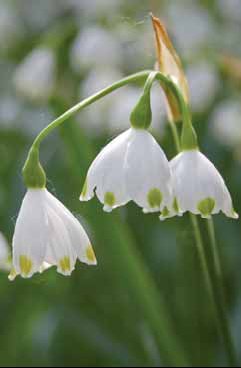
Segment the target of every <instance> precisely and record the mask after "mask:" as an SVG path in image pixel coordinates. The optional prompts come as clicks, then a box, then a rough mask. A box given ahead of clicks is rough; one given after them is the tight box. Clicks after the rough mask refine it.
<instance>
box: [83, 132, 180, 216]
mask: <svg viewBox="0 0 241 368" xmlns="http://www.w3.org/2000/svg"><path fill="white" fill-rule="evenodd" d="M95 193H96V195H97V197H98V199H99V200H100V202H101V203H103V205H104V208H103V209H104V210H105V211H107V212H110V211H112V210H113V209H115V208H117V207H119V206H123V205H125V204H126V203H128V202H129V201H130V200H133V201H134V202H135V203H136V204H137V205H138V206H140V207H142V208H143V211H144V212H145V213H147V212H158V211H162V210H164V209H166V208H170V207H171V206H172V199H173V197H172V186H171V173H170V168H169V163H168V161H167V158H166V156H165V154H164V152H163V151H162V149H161V147H160V146H159V144H158V143H157V142H156V140H155V139H154V138H153V136H152V135H151V134H150V133H149V132H148V131H146V130H144V129H135V128H130V129H128V130H126V131H125V132H124V133H122V134H120V135H118V136H117V137H116V138H115V139H114V140H113V141H111V142H110V143H109V144H108V145H107V146H106V147H105V148H104V149H103V150H102V151H101V152H100V153H99V155H98V156H97V157H96V159H95V160H94V162H93V163H92V165H91V166H90V168H89V170H88V173H87V177H86V181H85V185H84V188H83V191H82V194H81V196H80V200H81V201H88V200H90V199H91V198H92V197H93V196H94V194H95Z"/></svg>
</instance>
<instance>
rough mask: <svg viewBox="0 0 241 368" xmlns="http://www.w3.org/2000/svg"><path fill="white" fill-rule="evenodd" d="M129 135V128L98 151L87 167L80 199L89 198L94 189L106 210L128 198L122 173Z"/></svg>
mask: <svg viewBox="0 0 241 368" xmlns="http://www.w3.org/2000/svg"><path fill="white" fill-rule="evenodd" d="M130 135H131V129H129V130H127V131H126V132H124V133H122V134H120V135H119V136H118V137H117V138H115V139H114V140H113V141H112V142H110V143H109V144H108V145H107V146H106V147H105V148H104V149H103V150H102V151H101V152H100V153H99V155H98V156H97V157H96V159H95V160H94V162H93V163H92V165H91V166H90V168H89V171H88V174H87V179H86V184H85V188H84V191H83V192H82V195H81V197H80V200H89V199H91V198H92V197H93V196H94V190H95V189H96V194H97V196H98V198H99V200H100V201H101V202H102V203H103V204H104V209H105V210H106V211H111V210H112V209H113V208H116V207H118V206H121V205H124V204H126V203H127V202H128V201H129V200H130V198H129V197H128V195H127V191H126V185H125V175H124V161H125V153H126V149H127V145H128V141H129V137H130Z"/></svg>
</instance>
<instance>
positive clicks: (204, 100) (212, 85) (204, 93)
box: [186, 62, 220, 112]
mask: <svg viewBox="0 0 241 368" xmlns="http://www.w3.org/2000/svg"><path fill="white" fill-rule="evenodd" d="M186 74H187V79H188V82H189V90H190V100H191V109H192V110H193V111H195V112H203V111H205V110H206V109H207V108H208V107H209V106H210V105H211V104H212V102H213V100H214V98H215V97H216V94H217V92H218V90H219V87H220V79H219V75H218V72H217V70H216V68H215V67H214V66H213V65H212V64H210V63H207V62H199V63H197V64H193V65H190V66H189V67H188V69H187V71H186Z"/></svg>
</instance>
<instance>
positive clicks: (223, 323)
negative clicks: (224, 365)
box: [207, 219, 238, 367]
mask: <svg viewBox="0 0 241 368" xmlns="http://www.w3.org/2000/svg"><path fill="white" fill-rule="evenodd" d="M207 230H208V234H209V238H210V244H211V247H210V250H209V254H208V256H209V257H207V260H208V263H209V270H210V278H211V280H212V284H213V294H214V298H215V300H216V305H217V309H218V314H219V329H220V332H221V333H222V336H223V341H224V344H225V346H226V349H227V355H228V357H229V364H230V366H231V367H237V366H238V363H237V357H236V351H235V346H234V342H233V338H232V334H231V331H230V325H229V320H228V315H227V304H226V299H225V291H224V283H223V272H222V266H221V260H220V254H219V249H218V246H217V242H216V236H215V228H214V223H213V219H210V220H207Z"/></svg>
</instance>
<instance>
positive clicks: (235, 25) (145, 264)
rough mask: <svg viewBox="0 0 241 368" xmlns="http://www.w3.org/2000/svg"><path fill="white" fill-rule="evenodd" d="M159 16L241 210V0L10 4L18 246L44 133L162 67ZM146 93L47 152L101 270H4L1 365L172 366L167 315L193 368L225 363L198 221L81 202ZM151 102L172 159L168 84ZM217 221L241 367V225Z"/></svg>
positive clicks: (80, 119)
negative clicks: (27, 164) (27, 177)
mask: <svg viewBox="0 0 241 368" xmlns="http://www.w3.org/2000/svg"><path fill="white" fill-rule="evenodd" d="M150 11H153V12H154V13H155V15H156V16H159V17H160V18H161V19H162V20H163V21H164V22H165V24H166V25H167V27H168V30H169V33H170V35H171V37H172V40H173V42H174V44H175V47H176V48H177V50H178V52H179V54H180V56H181V57H182V59H183V62H184V66H185V71H186V73H187V77H188V81H189V85H190V91H191V106H192V112H193V118H194V123H195V127H196V129H197V132H198V136H199V141H200V146H201V148H202V150H203V151H204V153H205V154H206V155H207V156H208V157H209V158H210V159H211V160H212V161H213V162H214V163H215V165H216V167H217V168H218V169H219V170H220V172H221V174H222V175H223V176H224V178H225V180H226V182H227V184H228V187H229V189H230V191H231V193H232V196H233V199H234V204H235V208H236V210H237V211H238V212H239V213H241V190H240V187H241V103H240V102H241V43H240V35H241V1H240V0H214V1H207V0H206V1H205V0H203V1H201V0H200V1H199V0H193V1H191V0H190V1H189V0H184V1H177V0H173V1H165V0H163V1H162V0H152V1H145V0H142V1H138V0H133V1H128V0H99V1H98V0H88V1H87V0H41V1H37V0H15V1H14V0H6V1H4V0H0V231H1V232H2V233H3V234H4V236H5V237H6V239H7V240H8V242H9V245H10V244H11V237H12V234H13V230H14V223H15V220H16V217H17V213H18V210H19V207H20V204H21V200H22V197H23V195H24V192H25V189H24V186H23V183H22V179H21V167H22V165H23V163H24V160H25V157H26V154H27V151H28V148H29V147H30V144H31V142H32V140H33V138H34V137H35V135H36V134H37V133H38V132H39V131H40V130H41V129H42V128H43V127H44V126H46V125H47V124H48V123H49V122H50V121H51V120H52V119H53V118H54V117H57V116H58V115H60V114H61V113H62V112H64V111H65V110H66V109H67V108H69V107H70V106H72V105H73V104H75V103H76V102H77V101H79V100H80V99H82V98H84V97H87V96H88V95H90V94H91V93H93V92H95V91H97V90H98V89H100V88H102V87H105V86H106V85H108V84H109V83H111V82H113V81H115V80H117V79H119V78H121V77H122V76H125V75H127V74H131V73H134V72H137V71H140V70H142V69H150V68H152V67H153V65H154V62H155V49H154V38H153V34H152V27H151V23H150V20H149V16H148V13H149V12H150ZM140 87H141V86H138V85H131V86H128V87H125V88H123V89H122V90H119V91H118V92H116V93H114V94H113V95H111V96H108V97H106V98H105V99H104V100H102V101H101V102H98V103H96V104H95V105H93V106H91V107H88V108H87V109H86V110H85V111H83V112H81V113H80V114H79V115H76V116H75V118H74V119H73V120H72V121H68V122H66V123H65V125H64V126H63V127H62V128H61V129H60V130H59V131H58V132H56V134H52V135H51V137H49V138H48V139H47V140H46V141H45V142H44V144H43V145H42V149H41V159H42V163H43V165H44V167H45V169H46V171H47V175H48V188H49V190H51V191H52V192H53V193H54V194H56V195H57V196H58V198H59V199H61V200H62V201H63V203H64V204H65V205H66V206H68V207H69V208H70V209H71V211H72V212H73V213H75V214H76V216H77V217H78V218H79V219H80V220H81V221H82V222H83V223H84V224H85V227H86V228H87V229H88V231H89V234H90V235H91V238H92V240H93V244H94V247H95V251H96V254H97V257H98V262H99V265H98V267H97V268H88V267H86V266H84V265H80V264H78V265H77V267H76V271H75V272H74V273H73V275H72V277H71V278H64V277H62V276H60V275H58V274H57V273H56V271H55V270H54V269H52V270H50V271H47V272H46V273H44V274H43V275H38V276H35V277H34V278H32V279H31V280H28V281H25V280H21V279H17V280H16V281H15V282H14V283H9V281H8V280H7V273H6V272H5V271H4V270H2V271H1V273H0V366H2V367H3V366H8V367H10V366H15V367H21V366H29V367H30V366H46V367H47V366H48V367H52V366H60V367H65V366H76V367H77V366H88V367H102V366H103V367H104V366H107V367H108V366H109V367H115V366H123V367H133V366H143V367H144V366H158V367H159V366H162V365H166V364H167V365H172V362H170V358H169V357H168V354H167V353H166V349H167V348H168V349H170V350H171V352H172V354H173V356H174V357H175V356H176V355H177V351H176V350H175V348H173V347H172V345H171V341H170V340H169V338H168V333H169V332H168V331H167V327H168V322H167V317H166V315H167V314H168V316H169V317H168V318H170V319H171V321H172V326H171V328H172V333H173V335H174V337H175V338H176V339H177V341H178V342H179V345H180V349H181V351H183V352H184V353H185V354H186V355H187V356H188V359H189V361H190V364H191V365H192V366H207V367H208V366H226V365H225V364H226V360H225V355H224V349H223V346H222V342H221V341H220V338H219V336H218V333H217V329H216V325H215V319H214V317H213V313H212V308H211V306H210V299H209V296H208V293H207V292H206V288H205V285H204V282H203V277H202V273H201V270H200V265H199V261H198V257H197V253H196V247H195V243H194V240H193V234H192V229H191V226H190V223H189V221H188V216H184V217H183V218H177V219H171V220H167V221H165V222H164V223H160V221H159V220H158V216H156V215H143V214H142V213H141V211H140V209H139V208H137V206H135V205H134V204H132V203H131V204H129V205H128V206H126V207H125V208H121V209H118V210H116V211H115V212H114V213H113V214H106V213H104V212H102V208H101V205H100V204H99V203H98V202H97V200H96V199H94V200H92V201H91V202H89V203H84V204H83V203H80V202H79V201H78V196H79V193H80V190H81V187H82V185H83V182H84V178H85V174H86V171H87V168H88V166H89V165H90V163H91V161H92V160H93V158H94V157H95V155H96V154H97V152H99V150H100V149H101V147H103V145H105V144H106V143H107V142H109V141H110V139H111V138H113V137H114V136H116V135H117V134H118V133H119V132H121V131H123V130H124V129H126V128H127V127H128V124H129V122H128V117H129V113H130V111H131V108H132V107H133V106H134V104H135V103H136V101H137V98H138V96H139V94H140V91H141V89H140ZM152 105H153V133H154V134H155V136H156V138H157V139H158V141H159V142H160V144H161V145H162V147H163V148H164V149H165V151H166V153H167V155H168V158H169V159H171V158H172V157H173V156H174V155H175V148H174V144H173V140H172V136H171V132H170V129H169V126H168V123H167V121H166V115H165V105H164V103H163V96H162V94H161V91H160V89H159V87H158V85H157V86H155V87H154V90H153V95H152ZM215 224H216V229H217V238H218V242H219V246H220V249H221V253H222V261H223V266H224V277H225V288H226V294H227V301H228V306H229V316H230V323H231V327H232V333H233V335H234V338H235V342H236V348H237V351H238V354H239V359H240V362H241V282H240V281H241V273H240V270H241V249H240V242H241V227H240V221H232V220H230V219H227V218H225V217H224V216H222V215H219V216H216V217H215ZM200 225H201V228H202V229H203V235H204V239H205V241H207V239H206V236H205V227H204V223H203V221H200ZM147 311H149V312H147ZM158 331H160V335H159V334H158ZM166 334H167V336H166Z"/></svg>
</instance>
